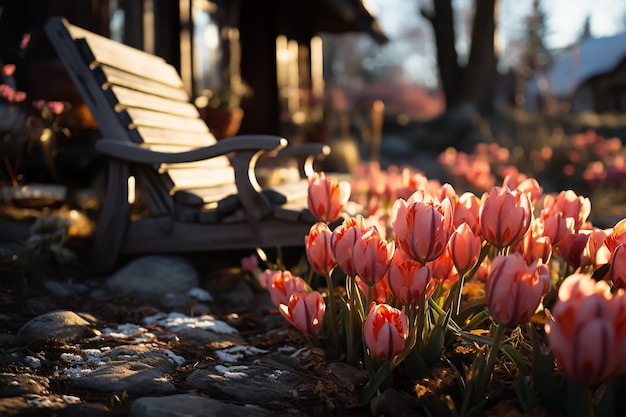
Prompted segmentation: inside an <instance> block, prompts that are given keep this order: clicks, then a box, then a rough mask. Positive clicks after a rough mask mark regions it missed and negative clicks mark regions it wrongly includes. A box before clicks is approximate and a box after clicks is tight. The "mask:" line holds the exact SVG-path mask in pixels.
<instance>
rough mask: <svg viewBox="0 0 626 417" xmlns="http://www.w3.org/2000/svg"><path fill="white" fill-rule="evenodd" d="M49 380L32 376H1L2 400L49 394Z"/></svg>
mask: <svg viewBox="0 0 626 417" xmlns="http://www.w3.org/2000/svg"><path fill="white" fill-rule="evenodd" d="M49 387H50V381H48V378H44V377H41V376H37V375H31V374H9V373H3V374H0V398H6V397H18V396H20V395H26V394H47V393H48V388H49Z"/></svg>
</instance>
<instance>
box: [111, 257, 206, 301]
mask: <svg viewBox="0 0 626 417" xmlns="http://www.w3.org/2000/svg"><path fill="white" fill-rule="evenodd" d="M107 285H108V287H109V289H111V290H113V291H119V292H123V293H129V294H133V295H135V296H142V295H143V296H147V297H154V296H164V295H165V294H168V293H172V294H177V293H186V292H187V291H189V290H190V289H191V288H194V287H197V286H198V272H197V270H196V269H195V268H194V267H193V265H192V264H191V263H190V262H188V261H187V260H185V259H184V258H181V257H177V256H161V255H151V256H144V257H141V258H137V259H135V260H133V261H131V262H130V263H129V264H127V265H125V266H124V267H122V268H121V269H119V270H118V271H116V272H115V273H114V274H113V275H112V276H111V277H109V278H108V280H107Z"/></svg>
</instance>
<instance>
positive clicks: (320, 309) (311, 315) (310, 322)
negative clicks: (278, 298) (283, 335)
mask: <svg viewBox="0 0 626 417" xmlns="http://www.w3.org/2000/svg"><path fill="white" fill-rule="evenodd" d="M279 310H280V314H282V316H283V317H284V318H285V319H286V320H287V321H288V322H289V323H291V324H293V325H294V326H295V327H296V328H297V329H298V330H300V331H301V332H302V333H304V334H306V335H309V336H316V335H318V334H319V333H320V331H321V330H322V325H323V324H324V312H325V311H326V304H324V298H322V295H321V294H320V293H319V292H317V291H312V292H310V293H307V292H306V291H297V292H295V293H293V294H292V295H291V297H289V302H288V303H287V304H281V305H280V307H279Z"/></svg>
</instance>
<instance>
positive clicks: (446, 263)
mask: <svg viewBox="0 0 626 417" xmlns="http://www.w3.org/2000/svg"><path fill="white" fill-rule="evenodd" d="M426 265H428V266H429V267H430V269H432V271H433V279H436V280H438V281H443V282H444V283H446V284H448V285H451V284H454V283H455V282H457V281H458V280H459V278H460V274H459V271H457V270H456V267H455V266H454V261H453V260H452V255H450V248H448V247H446V250H444V251H443V253H442V254H441V256H440V257H438V258H437V259H434V260H432V261H430V262H428V263H426Z"/></svg>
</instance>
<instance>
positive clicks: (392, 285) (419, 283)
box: [387, 249, 433, 304]
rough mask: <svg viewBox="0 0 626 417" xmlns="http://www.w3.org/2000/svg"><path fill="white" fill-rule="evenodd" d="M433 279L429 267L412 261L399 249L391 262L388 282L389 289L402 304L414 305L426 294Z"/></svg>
mask: <svg viewBox="0 0 626 417" xmlns="http://www.w3.org/2000/svg"><path fill="white" fill-rule="evenodd" d="M432 277H433V271H432V270H431V269H430V267H429V266H426V265H422V264H421V263H419V262H417V261H414V260H413V259H410V258H409V257H408V256H406V254H405V253H404V251H402V250H400V249H399V250H397V251H396V254H395V255H394V257H393V259H392V260H391V265H390V266H389V273H388V275H387V280H388V283H389V289H390V290H391V292H392V293H393V295H395V297H396V298H397V299H398V300H399V301H400V302H401V303H402V304H414V303H416V302H417V301H419V300H420V298H421V297H422V295H423V294H424V293H425V292H426V289H427V288H428V284H429V283H430V282H431V279H432Z"/></svg>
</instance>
